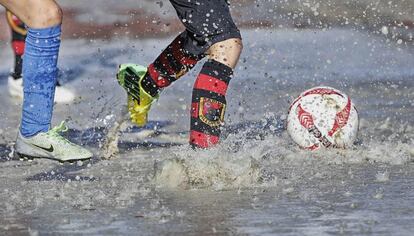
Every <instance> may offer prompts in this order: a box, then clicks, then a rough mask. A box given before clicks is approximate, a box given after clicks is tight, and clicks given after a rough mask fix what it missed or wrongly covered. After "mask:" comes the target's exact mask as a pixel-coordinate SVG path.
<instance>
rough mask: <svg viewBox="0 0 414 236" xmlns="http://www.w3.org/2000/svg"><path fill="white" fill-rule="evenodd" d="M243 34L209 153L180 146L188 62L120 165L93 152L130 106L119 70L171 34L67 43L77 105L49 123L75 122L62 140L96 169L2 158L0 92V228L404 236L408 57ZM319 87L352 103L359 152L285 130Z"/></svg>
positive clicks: (375, 45)
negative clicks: (217, 139) (301, 142)
mask: <svg viewBox="0 0 414 236" xmlns="http://www.w3.org/2000/svg"><path fill="white" fill-rule="evenodd" d="M259 34H260V35H261V37H260V38H257V35H259ZM244 38H245V52H244V54H243V56H242V59H241V63H240V64H239V67H238V68H237V72H236V77H235V78H234V80H233V81H232V82H231V88H230V91H229V99H228V102H229V110H228V113H227V118H228V121H229V122H228V124H227V127H226V130H225V131H224V136H225V139H224V140H223V142H222V144H221V145H219V146H218V147H216V148H214V149H211V150H208V151H197V152H196V151H193V150H191V149H189V148H188V147H187V146H185V143H186V140H187V127H188V120H189V117H188V109H189V108H188V105H187V104H189V101H190V99H191V86H192V83H193V81H194V76H195V75H196V73H197V70H198V69H199V68H195V71H194V72H191V73H190V75H189V76H187V77H185V78H183V79H182V80H180V81H178V82H177V83H176V84H175V85H174V86H173V87H172V88H170V89H167V90H166V91H164V93H163V94H162V97H161V99H160V101H159V103H157V104H156V105H155V107H154V109H153V111H152V113H151V115H150V117H151V122H150V124H149V126H148V127H147V128H146V129H138V128H135V127H131V126H130V125H129V124H127V125H125V126H124V127H123V129H122V133H121V135H120V141H119V144H118V148H119V154H118V155H117V158H115V159H112V160H101V159H100V158H99V157H100V150H101V148H102V145H103V139H104V135H105V133H106V129H107V128H108V127H110V126H112V125H113V123H114V122H115V121H116V120H117V119H119V117H120V114H121V111H122V105H123V104H124V101H125V95H124V94H123V91H122V90H121V89H120V88H118V87H117V85H116V82H115V81H114V79H113V76H114V74H115V71H114V70H115V68H116V65H117V64H118V63H120V62H126V61H135V62H139V61H140V62H143V63H147V62H149V61H150V60H151V59H152V58H153V57H155V56H156V54H157V53H158V52H159V50H160V49H161V48H162V47H163V45H165V44H166V43H167V40H158V39H154V40H146V41H138V40H137V41H134V40H127V39H126V40H124V41H110V42H105V41H99V40H96V41H84V40H73V41H66V42H65V43H64V44H63V46H62V55H61V56H62V57H61V58H62V60H61V61H60V64H61V66H60V67H61V70H62V79H63V80H64V81H65V83H66V84H65V86H67V87H69V88H72V89H74V90H76V91H77V93H78V95H79V97H78V99H77V101H76V102H75V103H74V104H73V105H70V106H68V105H59V106H57V107H56V110H55V120H54V121H55V123H57V122H58V121H59V120H60V119H64V118H67V117H69V125H70V126H71V128H72V129H71V130H70V132H69V134H68V137H69V138H70V139H71V140H73V141H75V142H77V143H82V144H85V145H86V146H87V147H89V148H91V149H92V150H94V151H95V153H96V158H95V159H94V160H93V161H92V162H90V163H77V164H74V165H59V164H57V163H55V162H51V161H47V160H37V161H33V162H20V161H12V160H9V158H8V156H9V153H10V151H11V150H10V147H9V146H8V145H6V144H9V143H10V142H11V141H12V140H13V139H14V137H15V127H17V124H18V123H17V122H18V117H19V113H18V109H19V105H18V103H19V102H18V101H16V100H12V99H10V98H9V97H8V95H7V94H6V93H3V94H0V98H1V101H2V103H3V105H2V107H4V108H3V110H2V113H1V114H0V115H1V118H2V120H4V122H3V123H2V126H1V129H2V138H3V140H4V142H3V143H4V144H3V145H2V146H1V148H0V152H1V154H2V155H1V162H0V168H1V171H0V173H1V176H0V178H1V180H0V183H1V189H2V191H1V192H0V206H1V207H0V213H1V216H2V217H0V230H1V232H2V234H10V235H17V234H21V235H27V234H31V235H44V234H70V235H72V234H94V235H102V234H107V235H120V234H122V235H137V234H142V235H158V234H167V233H169V234H177V235H182V234H188V235H200V234H203V235H210V234H211V235H213V234H218V235H223V234H241V235H244V234H251V235H266V234H267V235H272V234H283V235H331V234H345V235H368V234H375V235H410V233H411V231H412V230H413V229H414V228H413V226H412V224H411V222H412V221H413V220H414V213H413V212H414V211H413V210H414V209H413V206H412V202H413V200H414V199H413V197H414V191H413V189H412V185H413V183H414V182H413V180H414V169H413V167H414V166H413V162H412V160H413V158H414V150H413V138H414V128H413V127H414V121H413V119H412V117H411V114H413V112H414V108H413V107H414V106H413V105H414V104H413V103H414V86H413V85H414V82H413V78H414V68H413V66H412V65H414V57H413V52H412V49H410V48H408V47H406V46H405V45H404V44H397V43H393V42H388V41H386V39H384V38H378V37H374V36H372V35H368V34H365V33H359V32H354V31H350V30H339V29H334V30H328V31H312V30H303V31H295V30H280V31H245V32H244ZM6 56H7V51H6V50H2V52H1V57H2V58H4V57H6ZM7 71H8V65H7V64H2V65H1V66H0V73H1V74H2V75H5V74H7ZM3 81H4V80H3ZM317 85H326V86H332V87H335V88H338V89H341V90H343V91H345V92H346V93H348V94H349V95H350V96H351V98H353V100H354V102H355V103H356V104H357V107H358V109H359V112H360V116H361V131H360V136H359V139H358V141H357V143H356V145H355V147H354V148H352V149H350V150H346V151H344V150H342V151H337V150H322V151H318V152H312V153H311V152H306V151H303V150H300V149H298V148H297V147H296V146H295V145H294V144H293V142H292V141H291V140H290V139H289V137H288V136H287V134H286V132H285V131H284V122H285V120H284V119H285V117H286V115H285V114H286V109H287V107H288V105H289V103H290V102H291V101H292V100H293V98H294V97H295V96H296V95H298V94H299V93H300V92H301V91H303V90H305V89H307V88H309V87H311V86H317ZM1 87H2V88H3V90H4V91H5V90H6V84H5V82H3V83H1ZM165 160H168V161H165Z"/></svg>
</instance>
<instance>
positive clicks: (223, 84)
mask: <svg viewBox="0 0 414 236" xmlns="http://www.w3.org/2000/svg"><path fill="white" fill-rule="evenodd" d="M171 2H172V3H173V5H174V7H175V9H176V10H177V13H178V15H179V17H180V18H181V20H182V22H183V23H184V25H185V26H186V29H187V32H188V39H187V40H186V44H185V45H184V49H186V50H187V51H189V52H190V53H193V54H200V53H203V54H207V55H208V60H207V62H205V64H204V65H203V67H202V69H201V72H200V74H199V75H198V77H197V79H196V82H195V84H194V88H193V95H192V105H191V124H190V144H191V145H192V146H193V147H199V148H208V147H210V146H212V145H215V144H217V143H218V142H219V136H220V129H221V127H222V125H223V124H224V115H225V110H226V106H227V104H226V103H227V102H226V92H227V88H228V85H229V83H230V80H231V78H232V75H233V69H234V68H235V66H236V64H237V62H238V60H239V57H240V53H241V51H242V48H243V46H242V40H241V35H240V32H239V30H238V28H237V27H236V25H235V24H234V22H233V19H232V17H231V15H230V10H229V7H228V3H227V1H226V0H210V1H197V2H196V1H187V0H171Z"/></svg>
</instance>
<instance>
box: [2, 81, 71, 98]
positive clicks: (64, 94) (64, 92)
mask: <svg viewBox="0 0 414 236" xmlns="http://www.w3.org/2000/svg"><path fill="white" fill-rule="evenodd" d="M7 87H8V89H9V94H10V96H12V97H16V98H19V99H23V79H22V78H17V79H15V78H13V76H11V75H10V76H9V79H8V82H7ZM74 99H75V94H74V93H73V92H72V91H70V90H69V89H66V88H63V87H62V86H60V85H57V86H56V91H55V102H56V103H71V102H73V100H74Z"/></svg>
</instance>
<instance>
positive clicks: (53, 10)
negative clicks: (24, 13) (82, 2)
mask: <svg viewBox="0 0 414 236" xmlns="http://www.w3.org/2000/svg"><path fill="white" fill-rule="evenodd" d="M39 5H40V6H39ZM41 5H43V4H38V5H37V6H36V7H35V8H36V9H37V11H36V10H34V11H32V13H30V15H31V16H30V17H29V21H30V22H28V23H27V24H28V25H29V27H33V28H48V27H52V26H55V25H59V24H61V23H62V16H63V13H62V9H61V8H60V7H59V6H58V5H57V4H55V3H53V4H51V3H49V4H46V5H43V6H41Z"/></svg>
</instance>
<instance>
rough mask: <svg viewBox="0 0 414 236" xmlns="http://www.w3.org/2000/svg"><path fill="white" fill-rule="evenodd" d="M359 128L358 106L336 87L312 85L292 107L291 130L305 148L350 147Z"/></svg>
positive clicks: (289, 128)
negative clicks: (313, 86)
mask: <svg viewBox="0 0 414 236" xmlns="http://www.w3.org/2000/svg"><path fill="white" fill-rule="evenodd" d="M358 129H359V120H358V111H357V109H356V108H355V106H354V104H353V103H352V101H351V99H350V98H349V97H348V96H347V95H346V94H344V93H343V92H341V91H339V90H337V89H334V88H330V87H315V88H312V89H309V90H307V91H305V92H303V93H302V94H301V95H300V96H299V97H298V98H296V99H295V100H294V101H293V103H292V105H290V108H289V114H288V118H287V131H288V133H289V135H290V136H291V137H292V139H293V141H295V143H297V144H298V145H299V146H300V147H302V148H304V149H308V150H317V149H319V148H321V147H325V148H348V147H350V146H352V144H353V143H354V141H355V139H356V137H357V133H358Z"/></svg>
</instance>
